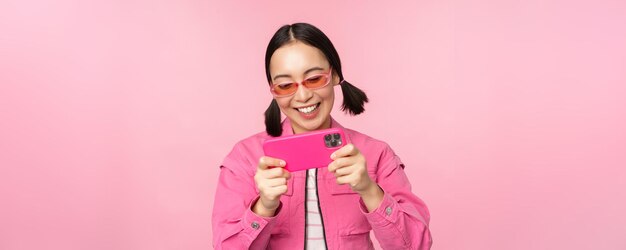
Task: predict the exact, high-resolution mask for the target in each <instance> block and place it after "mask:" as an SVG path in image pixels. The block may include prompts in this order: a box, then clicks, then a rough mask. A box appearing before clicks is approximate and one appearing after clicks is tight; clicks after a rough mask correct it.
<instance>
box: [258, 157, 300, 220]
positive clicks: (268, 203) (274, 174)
mask: <svg viewBox="0 0 626 250" xmlns="http://www.w3.org/2000/svg"><path fill="white" fill-rule="evenodd" d="M284 167H285V161H283V160H281V159H276V158H271V157H267V156H262V157H261V158H260V159H259V165H258V167H257V169H256V174H255V175H254V182H255V183H256V187H257V188H258V189H259V192H260V197H259V200H258V201H257V203H256V204H254V207H252V211H253V212H254V213H255V214H258V215H260V216H264V217H272V216H274V215H275V213H276V209H277V208H278V206H279V205H280V196H281V195H283V194H284V193H286V192H287V180H288V179H289V178H290V177H291V175H290V174H289V171H287V170H285V169H284Z"/></svg>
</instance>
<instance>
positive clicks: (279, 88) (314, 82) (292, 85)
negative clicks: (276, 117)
mask: <svg viewBox="0 0 626 250" xmlns="http://www.w3.org/2000/svg"><path fill="white" fill-rule="evenodd" d="M332 71H333V69H332V68H330V69H329V70H328V73H321V74H316V75H312V76H309V77H307V78H306V79H304V80H303V81H302V82H300V83H297V82H283V83H277V84H272V86H270V92H272V94H273V95H274V96H275V97H285V96H290V95H293V94H295V93H296V91H298V87H299V86H300V85H302V86H304V87H306V88H307V89H310V90H313V89H319V88H323V87H326V85H328V84H329V83H330V78H331V76H332Z"/></svg>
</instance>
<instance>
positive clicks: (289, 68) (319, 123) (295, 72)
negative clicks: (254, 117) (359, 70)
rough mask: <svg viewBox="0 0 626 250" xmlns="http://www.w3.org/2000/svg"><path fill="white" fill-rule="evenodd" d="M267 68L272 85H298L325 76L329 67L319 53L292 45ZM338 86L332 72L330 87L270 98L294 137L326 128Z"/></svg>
mask: <svg viewBox="0 0 626 250" xmlns="http://www.w3.org/2000/svg"><path fill="white" fill-rule="evenodd" d="M269 67H270V76H271V77H272V84H279V83H285V82H297V83H301V82H302V81H303V80H304V79H307V78H308V77H310V76H313V75H317V74H321V73H328V70H329V69H330V64H329V63H328V61H327V60H326V57H325V56H324V54H323V53H322V51H320V50H319V49H317V48H315V47H313V46H310V45H307V44H305V43H303V42H300V41H295V42H291V43H288V44H286V45H284V46H282V47H280V48H279V49H277V50H276V51H275V52H274V54H273V55H272V58H271V59H270V65H269ZM338 83H339V78H338V77H336V74H335V72H333V76H332V77H331V80H330V83H329V84H328V85H327V86H325V87H323V88H319V89H314V90H311V89H307V88H306V87H303V86H302V85H299V86H298V90H297V91H296V93H295V94H293V95H291V96H285V97H274V99H276V102H277V103H278V106H279V107H280V110H281V111H282V112H283V114H285V115H286V116H287V117H288V118H289V120H291V126H292V127H293V131H294V133H296V134H298V133H303V132H308V131H313V130H317V129H324V128H329V127H330V111H331V110H332V108H333V103H334V101H335V92H334V89H333V87H334V86H335V85H337V84H338ZM311 109H313V110H311Z"/></svg>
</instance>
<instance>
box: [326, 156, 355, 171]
mask: <svg viewBox="0 0 626 250" xmlns="http://www.w3.org/2000/svg"><path fill="white" fill-rule="evenodd" d="M354 163H356V158H355V157H342V158H337V159H336V160H334V161H333V162H331V163H330V164H328V171H329V172H335V171H336V170H337V169H340V168H343V167H347V166H351V165H353V164H354Z"/></svg>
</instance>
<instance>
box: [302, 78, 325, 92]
mask: <svg viewBox="0 0 626 250" xmlns="http://www.w3.org/2000/svg"><path fill="white" fill-rule="evenodd" d="M303 84H304V86H306V87H307V88H310V89H315V88H321V87H324V86H326V84H328V77H326V76H325V75H316V76H313V77H310V78H307V79H306V80H304V83H303Z"/></svg>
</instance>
